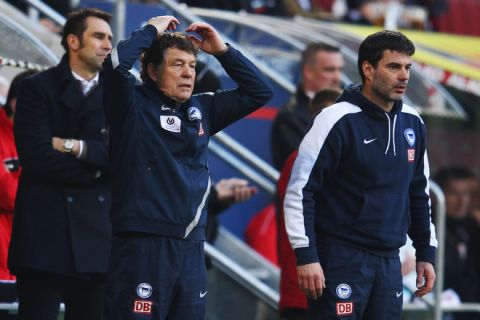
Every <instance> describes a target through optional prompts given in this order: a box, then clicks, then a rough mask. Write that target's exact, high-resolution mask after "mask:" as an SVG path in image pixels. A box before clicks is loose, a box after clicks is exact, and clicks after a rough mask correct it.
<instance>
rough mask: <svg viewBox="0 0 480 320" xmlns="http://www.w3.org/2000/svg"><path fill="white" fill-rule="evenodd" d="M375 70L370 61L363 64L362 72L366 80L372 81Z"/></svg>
mask: <svg viewBox="0 0 480 320" xmlns="http://www.w3.org/2000/svg"><path fill="white" fill-rule="evenodd" d="M374 71H375V68H374V67H373V66H372V65H371V64H370V62H368V61H363V62H362V72H363V75H364V76H365V79H366V80H371V79H372V76H373V72H374Z"/></svg>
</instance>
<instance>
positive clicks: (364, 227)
mask: <svg viewBox="0 0 480 320" xmlns="http://www.w3.org/2000/svg"><path fill="white" fill-rule="evenodd" d="M428 178H429V166H428V159H427V154H426V146H425V126H424V123H423V121H422V119H421V118H420V116H419V115H418V113H417V112H416V111H415V110H414V109H413V108H411V107H409V106H407V105H404V104H402V101H401V100H398V101H395V103H394V107H393V109H392V111H391V112H389V113H386V112H385V111H383V110H382V109H381V108H380V107H378V106H377V105H375V104H374V103H372V102H371V101H369V100H368V99H367V98H365V97H364V96H363V95H362V93H361V86H360V85H352V86H349V87H347V88H346V89H345V91H344V92H343V94H342V95H341V96H340V97H339V99H338V101H337V103H336V104H334V105H333V106H331V107H329V108H326V109H324V110H323V111H322V112H321V113H320V114H319V115H318V116H316V117H315V119H314V120H313V122H312V125H311V128H310V129H309V131H308V132H307V134H306V136H305V137H304V139H303V141H302V143H301V145H300V148H299V154H298V157H297V159H296V161H295V164H294V167H293V170H292V174H291V177H290V181H289V185H288V188H287V194H286V197H285V202H284V211H285V222H286V228H287V232H288V236H289V239H290V242H291V244H292V247H293V248H294V249H295V253H296V255H297V264H298V265H304V264H307V263H312V262H317V261H319V258H318V254H317V250H316V246H317V245H319V246H321V245H322V243H328V242H337V243H343V244H345V245H348V246H352V247H355V248H358V249H361V250H365V251H368V252H371V253H374V254H377V255H380V256H386V257H395V256H396V257H398V249H399V248H400V247H401V246H402V245H404V244H405V241H406V234H407V232H408V234H409V236H410V237H411V238H412V240H413V245H414V247H415V248H416V255H417V260H418V261H426V262H430V263H432V264H433V263H435V250H436V247H437V241H436V237H435V229H434V226H433V225H432V223H431V217H430V198H429V185H428ZM320 262H321V261H320Z"/></svg>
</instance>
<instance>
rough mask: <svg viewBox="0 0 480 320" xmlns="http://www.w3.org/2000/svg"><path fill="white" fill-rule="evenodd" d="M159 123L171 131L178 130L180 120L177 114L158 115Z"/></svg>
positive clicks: (180, 123)
mask: <svg viewBox="0 0 480 320" xmlns="http://www.w3.org/2000/svg"><path fill="white" fill-rule="evenodd" d="M160 125H161V126H162V128H163V129H165V130H167V131H171V132H180V128H181V125H182V120H180V118H179V117H177V116H160Z"/></svg>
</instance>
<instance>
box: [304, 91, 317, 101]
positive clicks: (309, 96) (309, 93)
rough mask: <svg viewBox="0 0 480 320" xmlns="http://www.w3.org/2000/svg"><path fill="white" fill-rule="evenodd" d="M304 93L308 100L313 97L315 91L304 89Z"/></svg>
mask: <svg viewBox="0 0 480 320" xmlns="http://www.w3.org/2000/svg"><path fill="white" fill-rule="evenodd" d="M305 95H306V96H307V97H308V98H309V99H310V100H312V99H313V97H315V92H314V91H309V90H305Z"/></svg>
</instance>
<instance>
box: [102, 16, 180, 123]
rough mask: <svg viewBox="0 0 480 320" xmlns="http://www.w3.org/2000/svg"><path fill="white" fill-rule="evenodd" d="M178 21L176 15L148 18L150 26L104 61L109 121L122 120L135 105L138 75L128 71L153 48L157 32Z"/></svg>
mask: <svg viewBox="0 0 480 320" xmlns="http://www.w3.org/2000/svg"><path fill="white" fill-rule="evenodd" d="M177 24H179V21H178V20H177V18H175V17H173V16H159V17H153V18H151V19H150V20H148V22H147V25H146V26H145V27H143V28H142V29H139V30H136V31H135V32H133V33H132V35H131V36H130V38H128V39H126V40H123V41H120V42H119V43H118V45H117V46H116V47H115V48H114V49H113V50H112V53H111V54H110V55H109V56H108V57H107V58H106V59H105V62H104V63H103V70H104V78H105V83H104V106H105V112H106V115H107V119H108V122H109V123H110V124H112V123H113V124H115V123H119V122H121V121H122V119H123V117H125V115H126V114H127V112H128V110H129V108H130V107H131V106H132V104H133V99H134V95H133V89H134V85H135V78H134V76H133V75H132V74H131V73H130V72H129V70H130V69H132V67H133V65H134V64H135V62H137V61H138V59H139V58H140V56H141V54H142V53H143V51H144V50H145V49H147V48H149V47H150V45H151V44H152V42H153V41H154V40H155V38H156V36H157V34H158V33H160V32H163V31H165V30H174V29H175V28H176V25H177Z"/></svg>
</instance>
